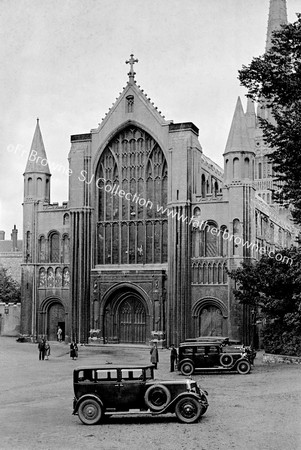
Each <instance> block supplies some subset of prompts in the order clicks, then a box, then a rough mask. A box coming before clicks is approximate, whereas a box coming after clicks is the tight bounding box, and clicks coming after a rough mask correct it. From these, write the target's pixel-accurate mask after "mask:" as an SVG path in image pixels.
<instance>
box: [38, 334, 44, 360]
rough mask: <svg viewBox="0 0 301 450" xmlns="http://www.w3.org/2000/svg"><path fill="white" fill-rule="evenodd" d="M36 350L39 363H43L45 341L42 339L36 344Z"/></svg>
mask: <svg viewBox="0 0 301 450" xmlns="http://www.w3.org/2000/svg"><path fill="white" fill-rule="evenodd" d="M38 349H39V361H41V360H42V361H44V358H45V339H44V338H42V340H41V341H40V342H39V343H38Z"/></svg>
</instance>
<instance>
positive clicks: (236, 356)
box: [178, 339, 251, 376]
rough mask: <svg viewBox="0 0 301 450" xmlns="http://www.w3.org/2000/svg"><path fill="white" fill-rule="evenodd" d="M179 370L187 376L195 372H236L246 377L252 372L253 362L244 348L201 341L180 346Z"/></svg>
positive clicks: (184, 343) (217, 342)
mask: <svg viewBox="0 0 301 450" xmlns="http://www.w3.org/2000/svg"><path fill="white" fill-rule="evenodd" d="M178 369H179V370H180V371H181V373H182V374H183V375H186V376H187V375H191V374H192V373H193V372H194V371H206V372H216V371H223V372H233V371H234V372H238V373H240V374H244V375H245V374H247V373H249V372H250V370H251V362H250V359H249V357H248V354H247V352H246V349H245V348H244V347H242V346H237V347H235V346H232V345H224V344H222V343H221V342H220V341H215V340H214V339H212V340H210V341H207V342H206V341H203V340H201V341H191V342H183V343H181V344H180V345H179V362H178Z"/></svg>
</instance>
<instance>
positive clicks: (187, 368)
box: [181, 361, 194, 375]
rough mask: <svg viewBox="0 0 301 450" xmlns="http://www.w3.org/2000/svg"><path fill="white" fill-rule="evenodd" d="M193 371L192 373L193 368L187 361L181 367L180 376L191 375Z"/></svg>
mask: <svg viewBox="0 0 301 450" xmlns="http://www.w3.org/2000/svg"><path fill="white" fill-rule="evenodd" d="M193 371H194V367H193V364H192V363H191V362H189V361H187V362H184V363H183V364H182V365H181V373H182V375H191V374H192V373H193Z"/></svg>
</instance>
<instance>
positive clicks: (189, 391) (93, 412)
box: [73, 365, 208, 425]
mask: <svg viewBox="0 0 301 450" xmlns="http://www.w3.org/2000/svg"><path fill="white" fill-rule="evenodd" d="M73 386H74V396H75V397H74V400H73V414H78V416H79V418H80V420H81V421H82V422H83V423H84V424H85V425H94V424H96V423H98V422H101V421H102V420H103V419H104V418H105V417H106V416H107V417H109V416H111V415H113V414H123V415H124V414H133V413H135V414H136V413H138V414H152V415H157V414H165V413H175V414H176V416H177V418H178V419H179V420H180V421H181V422H185V423H193V422H195V421H197V420H198V419H199V418H200V416H202V415H203V414H204V413H205V412H206V410H207V408H208V400H207V395H208V393H207V392H206V391H204V390H203V389H201V388H200V386H199V385H198V383H197V382H196V381H194V380H191V379H187V380H177V381H158V380H155V379H154V366H153V365H151V366H149V365H148V366H141V365H133V366H111V365H110V366H108V365H103V366H95V367H79V368H77V369H75V370H74V372H73Z"/></svg>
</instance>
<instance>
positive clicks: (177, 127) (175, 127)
mask: <svg viewBox="0 0 301 450" xmlns="http://www.w3.org/2000/svg"><path fill="white" fill-rule="evenodd" d="M184 130H185V131H187V130H190V131H192V132H193V133H195V134H196V135H197V136H198V135H199V129H198V127H197V126H196V125H194V123H192V122H179V123H170V124H169V131H170V132H171V133H173V132H176V131H184Z"/></svg>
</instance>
